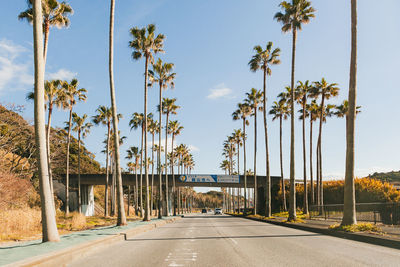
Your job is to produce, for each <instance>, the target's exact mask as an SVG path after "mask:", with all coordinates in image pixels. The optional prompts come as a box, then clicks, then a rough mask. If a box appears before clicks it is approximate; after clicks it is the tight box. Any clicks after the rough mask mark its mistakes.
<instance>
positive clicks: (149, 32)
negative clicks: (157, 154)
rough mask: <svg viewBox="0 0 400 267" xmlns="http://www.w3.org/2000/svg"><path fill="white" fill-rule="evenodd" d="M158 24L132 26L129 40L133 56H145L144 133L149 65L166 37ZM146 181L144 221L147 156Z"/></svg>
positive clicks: (146, 172)
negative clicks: (156, 31) (140, 26)
mask: <svg viewBox="0 0 400 267" xmlns="http://www.w3.org/2000/svg"><path fill="white" fill-rule="evenodd" d="M155 30H156V26H155V25H154V24H149V25H147V27H146V28H142V29H139V28H137V27H134V28H131V29H130V33H131V35H132V37H133V40H132V41H130V42H129V46H130V47H132V48H133V53H132V58H133V59H134V60H139V59H141V58H142V57H144V58H145V71H144V77H145V78H144V121H145V123H144V133H147V85H148V66H149V63H150V64H152V63H153V62H154V58H153V53H154V54H157V53H162V52H164V50H163V46H164V43H163V42H164V39H165V36H164V35H163V34H158V35H157V36H155ZM144 144H145V146H144V154H145V155H147V134H145V136H144ZM144 165H145V166H146V169H145V172H144V173H145V181H146V212H145V216H144V218H143V220H144V221H149V220H150V206H149V177H148V170H147V166H148V164H147V156H146V157H145V164H144Z"/></svg>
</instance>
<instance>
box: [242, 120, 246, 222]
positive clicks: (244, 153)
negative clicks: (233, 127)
mask: <svg viewBox="0 0 400 267" xmlns="http://www.w3.org/2000/svg"><path fill="white" fill-rule="evenodd" d="M243 172H244V207H243V215H247V173H246V119H245V118H244V119H243Z"/></svg>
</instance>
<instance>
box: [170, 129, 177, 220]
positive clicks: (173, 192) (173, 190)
mask: <svg viewBox="0 0 400 267" xmlns="http://www.w3.org/2000/svg"><path fill="white" fill-rule="evenodd" d="M174 140H175V134H174V133H172V140H171V151H172V152H171V157H172V158H171V173H172V195H173V200H174V203H173V204H172V205H173V207H174V216H176V208H177V207H176V204H177V199H176V198H177V194H176V193H177V192H176V187H175V175H174V161H175V160H174ZM178 167H179V166H178ZM178 202H179V200H178ZM178 205H179V204H178ZM178 208H179V207H178ZM178 213H179V210H178Z"/></svg>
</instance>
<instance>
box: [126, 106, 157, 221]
mask: <svg viewBox="0 0 400 267" xmlns="http://www.w3.org/2000/svg"><path fill="white" fill-rule="evenodd" d="M145 119H146V118H145V116H144V114H143V113H138V112H135V113H133V114H132V119H131V120H130V121H129V126H131V130H132V129H135V130H136V129H138V128H139V127H140V128H141V130H142V134H141V148H140V216H142V217H144V216H143V215H144V214H143V175H142V171H143V146H144V142H143V139H144V137H145V136H146V134H145V122H144V120H145ZM152 119H153V114H152V113H149V114H148V115H147V120H152ZM144 158H145V164H147V163H146V161H147V154H145V156H144ZM145 166H146V165H145Z"/></svg>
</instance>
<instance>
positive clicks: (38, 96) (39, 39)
mask: <svg viewBox="0 0 400 267" xmlns="http://www.w3.org/2000/svg"><path fill="white" fill-rule="evenodd" d="M32 14H33V48H34V50H33V51H34V62H35V101H34V103H35V104H34V106H35V111H34V115H35V116H34V117H35V133H36V134H35V143H36V147H37V148H38V153H37V161H38V170H39V185H40V187H39V188H40V201H41V208H42V236H43V237H42V241H43V242H47V241H53V242H54V241H59V240H60V237H59V235H58V232H57V224H56V217H55V210H54V201H53V200H52V199H53V196H52V194H51V191H50V184H49V179H48V166H47V160H46V158H47V149H46V134H45V133H46V130H45V118H44V117H45V111H44V69H45V67H44V66H45V63H44V60H43V57H42V53H43V28H42V23H43V22H42V5H41V1H40V0H34V1H33V9H32Z"/></svg>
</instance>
